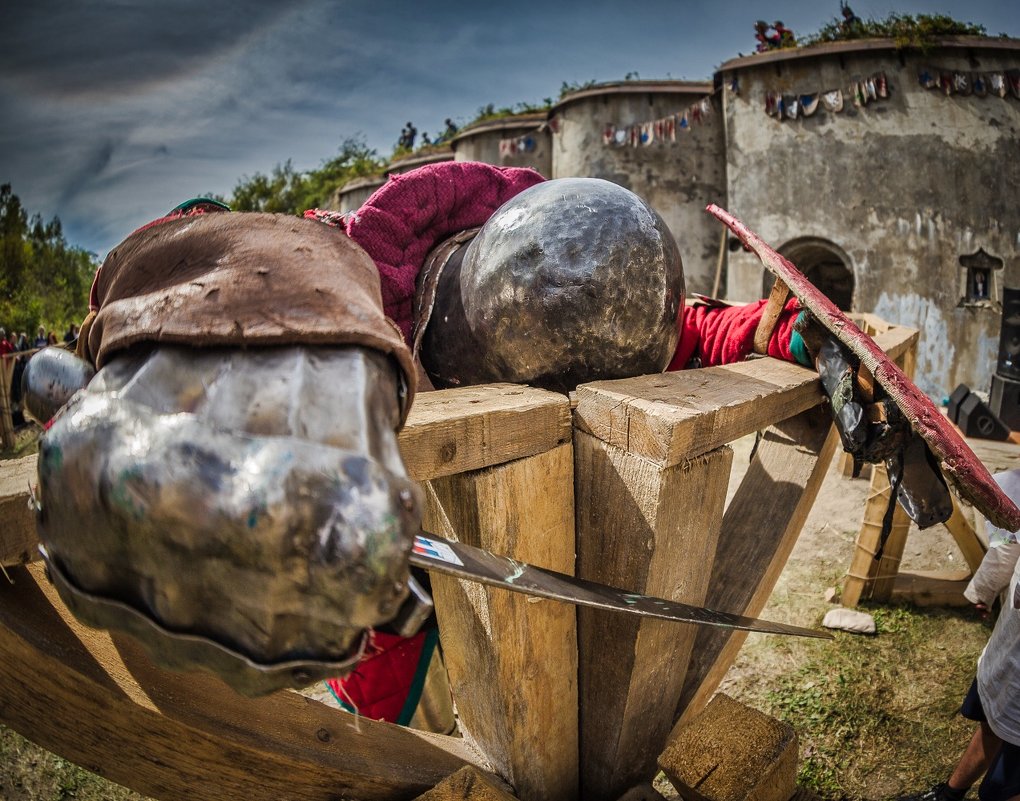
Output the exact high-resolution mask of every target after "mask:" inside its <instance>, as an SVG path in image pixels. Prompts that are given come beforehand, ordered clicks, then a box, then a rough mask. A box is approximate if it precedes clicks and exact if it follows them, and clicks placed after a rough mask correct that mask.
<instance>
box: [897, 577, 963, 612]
mask: <svg viewBox="0 0 1020 801" xmlns="http://www.w3.org/2000/svg"><path fill="white" fill-rule="evenodd" d="M969 582H970V571H969V570H950V571H935V570H931V571H928V570H918V571H916V572H914V573H908V572H907V571H903V572H902V573H900V574H899V575H897V576H896V579H895V580H894V582H893V590H892V594H891V598H892V600H896V601H908V602H909V603H912V604H913V605H914V606H970V601H968V600H967V599H966V598H964V597H963V591H964V590H965V589H967V584H968V583H969Z"/></svg>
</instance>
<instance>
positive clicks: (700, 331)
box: [666, 298, 801, 370]
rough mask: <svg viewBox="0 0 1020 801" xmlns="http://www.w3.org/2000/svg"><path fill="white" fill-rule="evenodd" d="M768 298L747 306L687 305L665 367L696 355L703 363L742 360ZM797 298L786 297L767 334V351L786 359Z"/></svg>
mask: <svg viewBox="0 0 1020 801" xmlns="http://www.w3.org/2000/svg"><path fill="white" fill-rule="evenodd" d="M766 303H767V301H765V300H759V301H757V302H756V303H748V304H747V305H746V306H724V307H721V308H720V307H718V306H707V305H695V306H689V307H688V308H687V309H686V311H685V312H684V315H683V318H682V320H681V322H680V341H679V342H678V343H677V348H676V353H675V354H674V355H673V361H671V362H670V364H669V367H667V368H666V369H667V370H683V369H684V368H685V367H686V366H687V365H688V364H689V363H690V361H691V358H692V357H695V356H697V357H698V358H699V359H700V360H701V366H702V367H714V366H715V365H719V364H732V363H733V362H739V361H743V360H744V359H746V358H747V356H748V355H749V354H750V353H751V351H753V350H754V332H755V330H756V329H757V328H758V321H759V320H760V319H761V315H762V312H763V310H764V308H765V304H766ZM800 311H801V309H800V303H799V302H798V301H797V299H796V298H791V299H790V300H789V301H787V303H786V306H785V307H784V309H783V312H782V314H781V315H780V316H779V320H778V321H777V322H776V327H775V328H774V329H772V336H771V337H770V338H769V348H768V351H769V352H768V355H769V356H773V357H775V358H777V359H783V360H784V361H788V362H796V361H797V359H796V358H795V357H794V355H793V353H791V352H790V337H791V336H792V335H793V324H794V323H795V322H796V321H797V315H799V314H800Z"/></svg>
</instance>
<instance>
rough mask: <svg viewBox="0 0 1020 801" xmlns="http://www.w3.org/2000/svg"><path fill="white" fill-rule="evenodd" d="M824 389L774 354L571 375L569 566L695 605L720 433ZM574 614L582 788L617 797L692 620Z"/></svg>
mask: <svg viewBox="0 0 1020 801" xmlns="http://www.w3.org/2000/svg"><path fill="white" fill-rule="evenodd" d="M821 400H822V395H821V392H820V388H819V383H818V377H817V375H816V374H815V373H813V372H812V371H809V370H805V369H804V368H802V367H798V366H797V365H794V364H789V363H787V362H780V361H776V360H774V359H758V360H755V361H749V362H741V363H739V364H732V365H726V366H724V367H711V368H706V369H704V370H688V371H680V372H676V373H666V374H663V375H653V376H641V377H638V378H632V379H622V380H619V381H603V382H596V383H592V384H585V385H582V386H580V387H578V389H577V408H576V410H575V413H574V425H575V428H576V429H577V432H576V433H575V435H574V449H575V458H576V469H575V475H576V482H577V531H578V575H581V576H583V577H584V578H589V579H592V580H595V581H603V582H607V583H612V584H616V585H617V586H620V587H623V588H625V589H632V590H634V591H635V592H641V593H646V594H655V595H659V596H664V597H667V598H671V599H675V600H683V601H685V602H687V603H691V604H699V605H700V604H701V603H702V602H703V600H704V594H705V592H706V590H707V581H708V577H709V576H710V574H711V573H710V571H711V561H712V554H713V551H714V547H715V540H716V537H717V536H718V531H719V525H720V520H721V512H722V505H723V503H724V501H725V492H726V485H727V484H728V479H729V475H728V474H729V467H728V464H729V462H730V460H731V458H732V457H731V455H730V453H729V452H728V449H723V447H722V446H724V445H725V444H726V443H727V442H730V441H732V440H734V439H737V438H739V437H741V436H744V435H746V434H749V433H751V432H753V431H756V430H758V429H759V428H763V427H765V426H768V425H769V424H771V423H773V422H774V421H776V420H782V419H785V418H787V417H789V416H791V415H795V414H798V413H799V412H802V411H804V410H805V409H810V408H812V407H815V406H818V405H819V403H820V402H821ZM587 435H591V436H587ZM753 517H754V519H755V520H761V519H762V515H761V513H760V512H759V511H758V510H754V512H753ZM579 621H580V622H579V635H578V636H579V645H580V648H581V659H580V665H579V671H580V685H581V713H580V714H581V729H582V734H581V754H582V756H581V776H582V794H583V797H584V798H586V799H587V798H592V799H608V798H616V797H618V796H619V794H620V793H621V792H622V790H624V789H626V786H627V785H628V782H630V783H633V781H634V780H636V779H644V780H647V779H648V778H650V776H649V775H648V774H649V772H651V773H652V774H654V770H655V766H654V756H655V755H656V754H658V753H660V752H661V750H662V746H663V745H664V742H665V737H666V735H667V734H668V731H669V728H670V725H671V723H672V719H673V713H674V710H675V708H676V704H677V701H678V698H679V692H680V690H681V688H682V686H683V682H684V674H685V669H686V665H687V662H688V660H689V654H690V651H691V647H692V643H693V637H694V635H695V634H696V631H695V630H692V629H694V627H684V628H687V629H689V630H688V631H682V629H681V628H680V627H677V626H675V625H673V626H672V629H673V630H671V631H666V627H667V626H670V625H671V624H660V623H659V622H657V621H656V622H653V621H643V622H635V621H621V620H619V619H617V620H614V621H610V620H608V618H602V617H600V616H598V615H595V614H590V613H589V612H588V611H587V610H585V611H581V612H579ZM649 758H650V759H649ZM614 793H615V795H614Z"/></svg>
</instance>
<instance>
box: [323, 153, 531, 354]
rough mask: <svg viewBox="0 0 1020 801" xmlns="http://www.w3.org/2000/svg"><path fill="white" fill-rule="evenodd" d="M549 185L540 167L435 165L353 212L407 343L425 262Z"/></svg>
mask: <svg viewBox="0 0 1020 801" xmlns="http://www.w3.org/2000/svg"><path fill="white" fill-rule="evenodd" d="M544 180H545V179H544V178H543V177H542V176H541V175H540V174H539V173H537V172H535V171H534V170H529V169H523V168H519V167H494V166H492V165H491V164H481V163H478V162H471V161H463V162H458V161H446V162H442V163H441V164H429V165H426V166H425V167H419V168H418V169H417V170H412V171H411V172H409V173H405V174H403V175H393V176H391V177H390V179H389V180H388V181H387V182H386V183H385V184H384V185H383V186H382V187H381V188H380V189H378V190H376V192H375V193H374V194H373V195H372V196H371V197H370V198H369V199H368V200H366V201H365V204H364V205H363V206H362V207H361V208H360V209H358V210H357V211H356V212H354V213H353V214H350V215H348V217H347V235H348V236H350V238H351V239H353V240H354V241H355V242H357V243H358V244H359V245H361V247H362V248H364V249H365V250H366V251H367V252H368V255H369V256H371V257H372V259H373V260H374V261H375V263H376V266H377V267H378V268H379V275H380V278H381V279H382V295H383V310H384V311H385V312H386V316H387V317H389V318H390V319H391V320H393V321H394V322H395V323H396V324H397V325H398V326H399V327H400V330H401V331H402V332H403V334H404V339H405V340H406V341H407V342H408V344H410V342H411V326H412V324H413V321H414V314H413V311H412V301H413V300H414V283H415V279H416V278H417V277H418V273H419V272H420V271H421V268H422V265H423V264H424V262H425V257H426V256H428V254H429V253H430V252H431V251H432V249H433V248H434V247H435V246H436V245H438V244H439V243H440V242H442V241H443V240H445V239H447V238H448V237H450V236H452V235H453V234H456V233H459V232H460V231H465V230H467V229H468V228H476V227H477V226H480V225H481V224H482V223H484V222H485V221H486V220H487V219H489V217H491V216H492V213H493V212H494V211H495V210H496V209H498V208H499V207H500V206H502V205H503V204H504V203H506V201H508V200H509V199H510V198H512V197H513V196H514V195H517V194H518V193H520V192H523V191H524V190H525V189H527V188H528V187H530V186H534V185H535V184H538V183H541V182H542V181H544ZM312 214H314V212H312ZM306 216H307V215H306Z"/></svg>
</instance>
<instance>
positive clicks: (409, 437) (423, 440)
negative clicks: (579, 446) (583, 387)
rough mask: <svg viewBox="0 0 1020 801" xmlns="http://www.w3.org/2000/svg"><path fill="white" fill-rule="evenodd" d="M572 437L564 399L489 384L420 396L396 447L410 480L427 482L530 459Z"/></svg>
mask: <svg viewBox="0 0 1020 801" xmlns="http://www.w3.org/2000/svg"><path fill="white" fill-rule="evenodd" d="M571 434H572V431H571V422H570V400H569V398H567V396H566V395H560V394H558V393H556V392H547V391H545V390H542V389H534V388H533V387H526V386H517V385H515V384H490V385H486V386H478V387H465V388H463V389H441V390H436V391H434V392H422V393H419V394H418V395H417V396H415V399H414V405H413V406H412V407H411V413H410V414H409V415H408V418H407V423H406V424H405V426H404V428H403V430H402V431H401V432H400V437H399V443H400V453H401V455H402V456H403V458H404V464H405V465H407V470H408V472H409V473H410V474H411V477H412V478H414V479H415V480H417V481H425V480H427V479H430V478H438V477H440V476H449V475H453V474H455V473H463V472H465V471H468V470H478V469H480V468H483V467H489V466H491V465H495V464H502V463H503V462H509V461H512V460H513V459H521V458H523V457H525V456H532V455H534V454H536V453H541V452H542V451H547V450H550V449H552V448H555V447H556V446H557V445H561V444H563V443H564V442H569V441H570V437H571Z"/></svg>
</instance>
